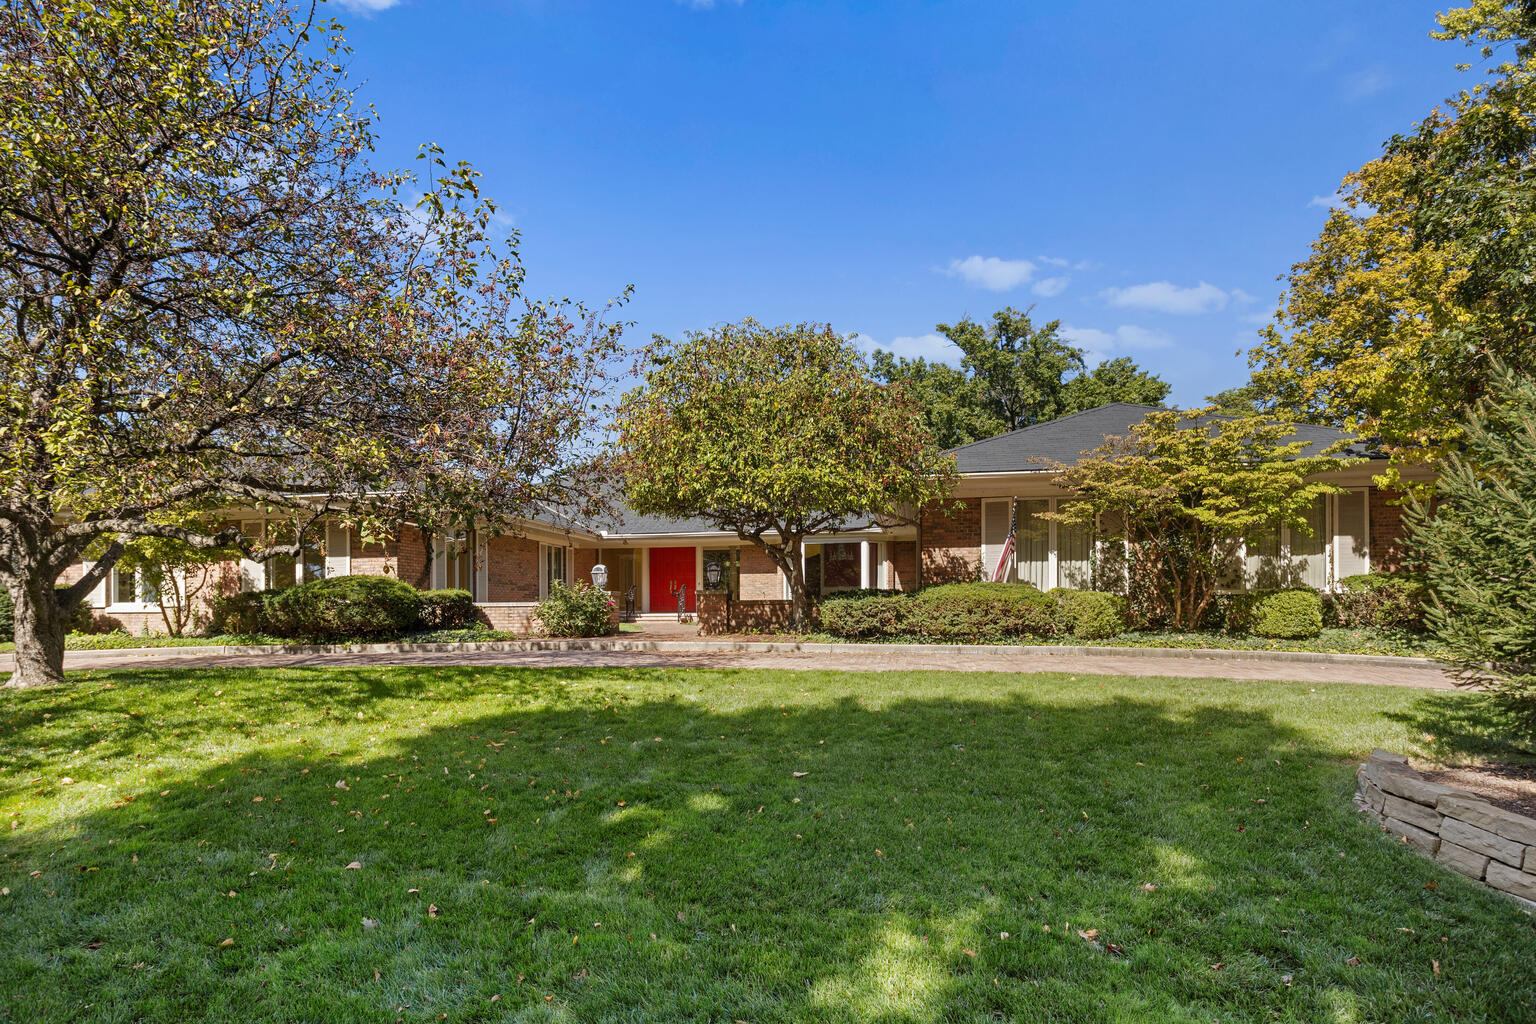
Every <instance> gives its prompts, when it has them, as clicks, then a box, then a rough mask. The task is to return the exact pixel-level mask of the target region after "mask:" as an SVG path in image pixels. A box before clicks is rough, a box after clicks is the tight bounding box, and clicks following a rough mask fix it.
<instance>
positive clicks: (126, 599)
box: [107, 569, 160, 608]
mask: <svg viewBox="0 0 1536 1024" xmlns="http://www.w3.org/2000/svg"><path fill="white" fill-rule="evenodd" d="M107 597H108V604H109V606H110V607H112V608H158V607H160V594H159V592H158V591H156V589H155V587H154V585H153V584H152V583H150V581H149V579H148V576H147V574H146V573H145V571H144V570H143V569H113V570H112V573H111V575H110V577H109V578H108V580H107Z"/></svg>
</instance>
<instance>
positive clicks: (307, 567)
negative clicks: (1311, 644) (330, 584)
mask: <svg viewBox="0 0 1536 1024" xmlns="http://www.w3.org/2000/svg"><path fill="white" fill-rule="evenodd" d="M300 570H301V572H302V574H303V582H305V583H309V582H312V581H314V580H323V579H325V550H324V549H323V548H321V547H320V545H319V544H317V543H315V542H313V541H306V542H305V543H304V550H303V553H302V555H301V562H300Z"/></svg>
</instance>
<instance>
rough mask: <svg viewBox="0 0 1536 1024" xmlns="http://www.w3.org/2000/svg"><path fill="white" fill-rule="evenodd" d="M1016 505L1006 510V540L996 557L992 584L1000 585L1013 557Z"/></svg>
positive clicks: (1016, 521) (1016, 518)
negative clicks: (1001, 551) (1001, 550)
mask: <svg viewBox="0 0 1536 1024" xmlns="http://www.w3.org/2000/svg"><path fill="white" fill-rule="evenodd" d="M1018 511H1019V509H1018V505H1016V504H1015V505H1010V506H1009V509H1008V539H1007V540H1005V541H1003V553H1002V554H1001V555H999V556H997V568H995V569H993V570H992V582H993V583H1001V582H1003V578H1004V577H1005V576H1007V575H1008V560H1009V559H1010V558H1012V557H1013V542H1014V535H1015V533H1016V532H1017V531H1018V526H1019V518H1018Z"/></svg>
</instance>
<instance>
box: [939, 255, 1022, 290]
mask: <svg viewBox="0 0 1536 1024" xmlns="http://www.w3.org/2000/svg"><path fill="white" fill-rule="evenodd" d="M944 273H946V274H948V275H949V276H950V277H958V278H960V279H961V280H962V281H964V282H965V283H966V284H971V285H975V286H976V287H978V288H985V289H987V290H988V291H994V292H1009V291H1012V290H1013V289H1015V288H1017V287H1019V286H1020V285H1022V284H1028V283H1029V282H1030V280H1031V279H1032V278H1033V277H1034V276H1035V265H1034V264H1033V263H1031V262H1030V261H1029V260H1004V259H999V258H998V257H996V256H968V257H966V258H965V259H963V260H950V261H949V266H948V267H947V268H946V269H945V270H944Z"/></svg>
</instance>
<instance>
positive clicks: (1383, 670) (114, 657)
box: [0, 642, 1454, 690]
mask: <svg viewBox="0 0 1536 1024" xmlns="http://www.w3.org/2000/svg"><path fill="white" fill-rule="evenodd" d="M385 646H386V645H380V646H379V647H378V648H374V649H368V650H363V649H358V650H351V651H346V650H333V651H321V650H309V651H303V650H301V651H292V652H283V651H280V650H275V649H266V650H261V651H253V652H251V653H245V652H243V651H242V650H241V649H240V648H206V647H202V648H200V647H158V648H146V649H141V650H121V651H71V652H69V653H68V654H67V655H66V656H65V661H64V665H65V668H67V669H71V670H78V669H124V668H126V669H210V668H294V667H320V668H343V667H356V666H382V665H436V666H448V665H483V666H500V667H510V668H709V669H738V668H774V669H802V670H814V671H835V672H894V671H909V670H911V671H918V670H921V671H944V672H1065V673H1078V674H1085V675H1123V676H1189V677H1215V678H1220V679H1253V680H1296V681H1300V682H1324V683H1367V684H1373V685H1378V686H1411V687H1417V688H1420V689H1429V690H1449V689H1453V688H1454V686H1453V683H1452V681H1451V678H1450V676H1449V675H1447V674H1446V672H1445V671H1444V670H1443V669H1441V668H1440V667H1439V666H1437V665H1435V664H1433V663H1430V662H1427V661H1424V660H1423V659H1417V658H1380V657H1352V656H1348V655H1331V656H1330V655H1304V654H1284V653H1277V654H1270V653H1268V652H1262V651H1241V652H1211V651H1160V650H1148V649H1126V648H1119V649H1116V648H1059V649H1054V650H1053V649H1051V648H1005V647H997V648H984V647H981V648H979V647H954V648H935V647H933V646H928V645H923V646H917V647H906V646H898V645H894V644H868V645H859V644H829V645H825V646H824V647H823V648H822V649H817V650H809V649H799V650H796V649H792V646H793V645H777V644H774V645H770V644H759V645H751V646H756V647H758V648H769V649H758V650H741V649H736V648H740V647H743V646H747V645H739V644H738V645H730V644H719V645H710V644H706V643H697V642H695V643H676V644H671V643H666V642H659V643H649V644H645V645H640V644H634V645H632V646H631V647H630V648H629V649H617V650H614V649H580V648H579V647H578V649H566V650H547V649H531V650H509V649H507V648H508V647H510V646H513V645H495V646H496V647H497V648H499V649H491V650H487V649H479V650H475V649H465V648H466V647H469V646H471V645H451V646H452V647H453V648H456V649H442V650H412V649H410V648H408V647H404V646H401V647H397V648H394V649H383V648H384V647H385ZM443 646H444V647H449V646H450V645H443ZM480 646H481V647H482V648H483V647H486V646H490V645H480ZM573 646H576V645H573ZM591 646H594V647H601V646H603V644H602V642H598V643H596V644H593V645H591ZM642 646H643V647H644V648H647V649H635V648H640V647H642ZM807 646H811V645H807ZM11 661H12V659H11V656H10V655H9V654H6V655H0V673H8V672H9V671H10V669H11Z"/></svg>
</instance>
